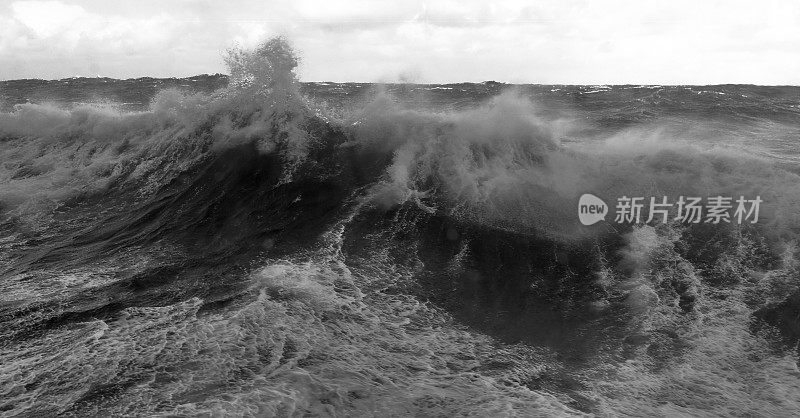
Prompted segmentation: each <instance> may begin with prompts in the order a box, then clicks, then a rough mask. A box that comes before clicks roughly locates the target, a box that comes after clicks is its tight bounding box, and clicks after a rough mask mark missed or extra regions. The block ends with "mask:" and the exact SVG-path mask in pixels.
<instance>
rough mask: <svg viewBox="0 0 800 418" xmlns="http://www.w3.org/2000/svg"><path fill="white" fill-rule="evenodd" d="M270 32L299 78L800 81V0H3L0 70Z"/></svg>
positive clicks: (93, 62)
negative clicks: (292, 57) (281, 38)
mask: <svg viewBox="0 0 800 418" xmlns="http://www.w3.org/2000/svg"><path fill="white" fill-rule="evenodd" d="M276 34H283V35H286V36H287V37H288V38H289V40H290V41H291V42H292V43H293V44H294V45H295V47H296V49H297V50H298V52H299V54H300V56H301V59H302V64H301V68H300V69H299V74H300V77H301V79H303V80H306V81H323V80H324V81H397V80H413V81H419V82H450V81H483V80H497V81H506V82H516V83H521V82H527V83H569V84H599V83H632V84H638V83H643V84H644V83H647V84H712V83H754V84H795V85H800V1H796V0H758V1H748V2H744V1H700V0H691V1H689V0H686V1H684V0H678V1H676V0H664V1H658V2H656V1H647V0H639V1H606V0H567V1H564V0H552V1H503V2H495V3H491V2H485V1H472V0H453V1H449V0H445V1H376V0H345V1H332V0H328V1H310V0H292V1H284V0H268V1H256V0H227V1H211V0H136V1H109V0H53V1H22V0H21V1H9V0H0V79H16V78H48V79H49V78H62V77H69V76H96V75H100V76H107V77H116V78H128V77H140V76H146V75H147V76H157V77H165V76H188V75H194V74H200V73H215V72H225V67H224V65H223V62H222V59H221V57H222V52H223V51H224V50H225V49H226V48H228V47H231V46H233V45H236V44H238V45H241V46H244V47H249V46H253V45H255V44H256V43H258V42H259V41H260V40H264V39H266V38H267V37H269V36H271V35H276Z"/></svg>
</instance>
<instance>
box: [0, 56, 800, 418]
mask: <svg viewBox="0 0 800 418" xmlns="http://www.w3.org/2000/svg"><path fill="white" fill-rule="evenodd" d="M228 64H229V66H230V76H223V75H213V76H197V77H191V78H185V79H154V78H140V79H131V80H115V79H108V78H71V79H64V80H56V81H42V80H15V81H4V82H0V111H1V113H0V416H2V417H45V416H97V417H110V416H170V417H173V416H278V417H299V416H310V417H328V416H337V417H351V416H353V417H390V416H418V417H454V416H475V417H503V416H518V417H537V416H542V417H550V416H603V417H604V416H611V417H613V416H635V417H641V416H660V417H677V416H691V417H704V416H709V417H710V416H743V417H744V416H747V417H789V416H798V415H800V371H798V354H799V352H798V340H799V339H800V265H799V264H798V248H797V240H798V233H800V213H799V212H798V209H800V142H799V141H800V87H760V86H751V85H716V86H636V85H614V86H604V85H603V86H561V85H507V84H502V83H496V82H484V83H459V84H443V85H431V84H410V83H405V84H382V85H378V84H369V83H330V82H305V83H300V82H298V81H297V79H296V77H295V76H294V73H293V69H294V67H295V65H296V60H295V58H294V55H293V54H292V52H291V51H290V50H288V49H287V48H285V46H284V45H281V44H280V43H279V42H270V43H267V44H265V46H264V47H262V48H260V49H256V50H254V51H241V52H240V53H239V54H238V55H233V56H231V57H229V60H228ZM585 193H590V194H593V195H595V196H598V197H599V198H601V199H602V200H603V201H605V202H607V203H608V205H609V206H610V214H609V215H608V216H607V218H606V220H605V221H601V222H599V223H597V224H594V225H591V226H586V225H582V224H581V223H580V222H579V221H578V210H579V209H578V199H579V197H580V196H581V195H582V194H585ZM623 196H627V197H631V196H640V197H643V198H645V199H646V200H645V202H649V200H647V199H649V198H650V197H654V196H657V197H658V199H659V200H660V199H661V198H662V197H665V198H667V199H668V200H669V201H670V202H674V201H676V200H677V199H678V198H679V197H680V196H698V197H703V198H706V197H709V196H729V197H732V198H733V199H734V200H736V199H737V198H739V197H740V196H743V197H746V198H748V199H752V198H755V197H756V196H758V197H759V198H760V199H761V200H762V201H763V202H762V203H761V205H760V213H759V218H758V221H757V222H756V223H752V222H743V223H739V222H736V221H733V219H732V218H731V220H732V221H733V222H719V223H709V222H697V223H687V222H680V221H679V220H675V219H674V217H673V216H670V217H669V221H668V222H660V221H659V222H649V223H648V222H645V219H644V218H645V216H643V218H642V220H641V222H615V221H614V219H613V218H614V211H615V206H616V203H617V199H619V198H621V197H623ZM646 210H647V208H645V213H646Z"/></svg>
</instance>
